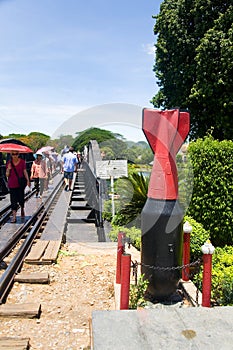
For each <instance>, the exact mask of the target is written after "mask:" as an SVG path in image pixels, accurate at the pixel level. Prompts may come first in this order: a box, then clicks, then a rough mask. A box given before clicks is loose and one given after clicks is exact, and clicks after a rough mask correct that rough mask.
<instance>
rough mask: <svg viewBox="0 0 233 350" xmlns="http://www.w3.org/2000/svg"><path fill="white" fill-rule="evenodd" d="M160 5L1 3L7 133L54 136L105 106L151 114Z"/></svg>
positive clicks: (0, 71)
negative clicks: (122, 106) (80, 115)
mask: <svg viewBox="0 0 233 350" xmlns="http://www.w3.org/2000/svg"><path fill="white" fill-rule="evenodd" d="M161 2H162V1H159V0H141V1H139V0H124V1H122V0H118V1H111V0H109V1H106V0H98V1H97V0H89V1H83V0H82V1H79V0H40V1H32V0H0V120H1V126H0V134H2V135H8V134H9V133H11V132H14V133H24V134H28V133H29V132H31V131H39V132H43V133H46V134H47V135H50V136H51V135H52V134H53V133H54V131H55V130H56V128H58V127H59V126H60V125H62V123H64V122H65V121H67V120H69V118H70V117H72V116H73V115H75V114H77V113H78V112H80V111H83V110H85V109H88V108H92V107H94V106H98V105H102V104H111V103H126V104H135V105H138V106H142V107H150V108H152V105H151V104H150V102H149V101H150V99H151V98H152V96H153V95H154V94H155V93H156V91H157V89H158V88H157V85H156V78H155V76H154V73H153V71H152V69H153V64H154V52H153V45H154V43H155V39H156V38H155V36H154V34H153V26H154V23H155V20H154V19H153V18H152V15H156V14H158V12H159V6H160V3H161ZM100 122H101V121H99V123H100ZM116 122H117V121H116ZM87 123H89V124H90V121H89V120H88V121H87ZM91 124H93V123H91ZM91 124H90V125H88V124H87V125H86V127H91V126H93V125H91ZM106 129H107V128H106ZM122 133H123V134H124V130H123V129H122ZM126 137H127V135H126ZM127 138H128V137H127Z"/></svg>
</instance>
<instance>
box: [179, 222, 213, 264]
mask: <svg viewBox="0 0 233 350" xmlns="http://www.w3.org/2000/svg"><path fill="white" fill-rule="evenodd" d="M185 221H188V223H189V224H190V225H191V226H192V232H191V234H190V262H194V261H197V260H198V259H200V258H202V252H201V246H202V245H203V244H204V243H205V242H206V241H207V239H209V232H207V231H206V230H205V229H204V228H203V226H202V225H201V224H199V223H198V222H196V221H195V220H194V219H193V218H191V217H190V216H187V215H186V216H185V217H184V222H185Z"/></svg>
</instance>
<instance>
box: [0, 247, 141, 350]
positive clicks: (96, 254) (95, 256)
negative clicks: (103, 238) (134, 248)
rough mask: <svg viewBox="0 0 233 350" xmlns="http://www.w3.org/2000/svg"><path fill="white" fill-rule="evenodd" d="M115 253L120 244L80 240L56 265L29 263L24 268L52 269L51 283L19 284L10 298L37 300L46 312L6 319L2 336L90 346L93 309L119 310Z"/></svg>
mask: <svg viewBox="0 0 233 350" xmlns="http://www.w3.org/2000/svg"><path fill="white" fill-rule="evenodd" d="M116 254H117V250H116V243H107V244H105V245H99V244H98V243H96V244H90V243H86V244H85V243H79V244H76V243H75V244H69V245H65V246H63V247H62V248H61V253H60V254H59V258H58V261H57V264H54V265H36V266H35V265H28V264H25V265H24V266H23V269H22V271H25V272H29V271H32V272H35V271H36V272H48V273H49V275H50V279H51V282H50V284H49V285H38V284H37V285H33V284H22V283H20V284H19V283H15V284H14V287H13V289H12V291H11V293H10V295H9V297H8V300H7V303H15V302H17V303H29V302H38V303H40V304H41V307H42V313H41V317H40V318H39V319H18V318H15V319H12V318H9V319H8V318H1V320H0V322H1V327H0V336H1V337H3V336H11V337H16V336H17V337H29V338H30V344H31V348H30V349H32V350H38V349H43V350H74V349H75V350H77V349H89V348H90V330H89V322H90V319H91V315H92V311H93V310H114V309H115V299H114V282H115V272H116ZM134 259H135V257H134Z"/></svg>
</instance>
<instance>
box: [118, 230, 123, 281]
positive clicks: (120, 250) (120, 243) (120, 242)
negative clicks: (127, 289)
mask: <svg viewBox="0 0 233 350" xmlns="http://www.w3.org/2000/svg"><path fill="white" fill-rule="evenodd" d="M124 237H125V233H124V232H119V233H118V243H117V266H116V283H118V284H120V283H121V256H122V254H123V253H124V243H123V238H124Z"/></svg>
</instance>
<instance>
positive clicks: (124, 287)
mask: <svg viewBox="0 0 233 350" xmlns="http://www.w3.org/2000/svg"><path fill="white" fill-rule="evenodd" d="M130 267H131V255H130V254H122V257H121V297H120V310H128V308H129V289H130Z"/></svg>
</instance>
